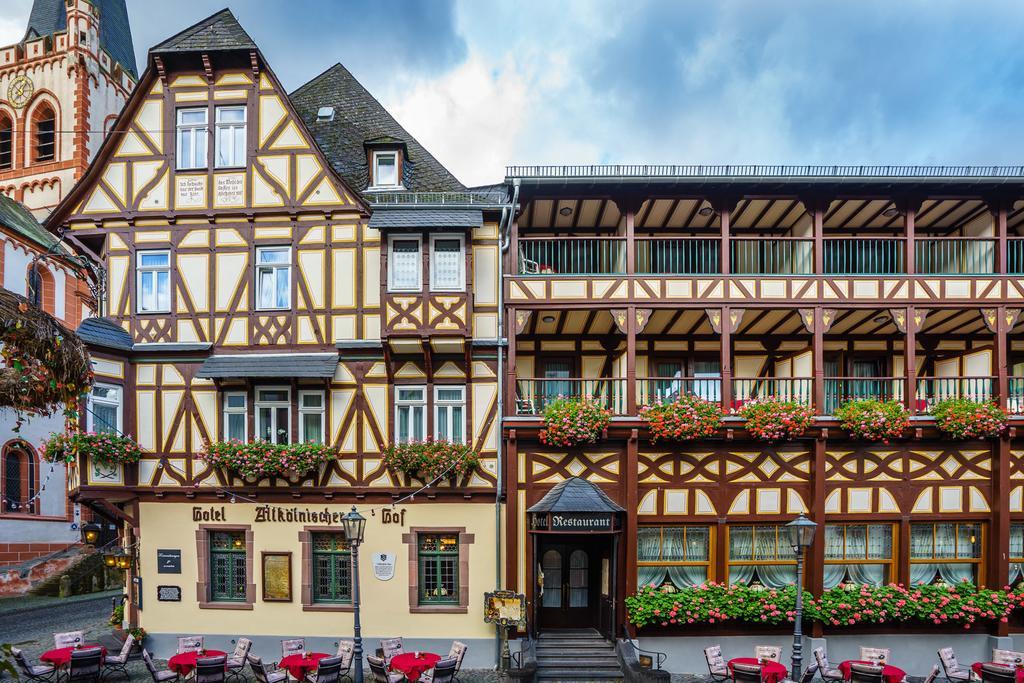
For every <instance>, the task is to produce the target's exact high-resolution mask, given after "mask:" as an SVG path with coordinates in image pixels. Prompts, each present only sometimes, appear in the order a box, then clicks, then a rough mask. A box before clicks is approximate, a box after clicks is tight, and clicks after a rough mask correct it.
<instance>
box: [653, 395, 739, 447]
mask: <svg viewBox="0 0 1024 683" xmlns="http://www.w3.org/2000/svg"><path fill="white" fill-rule="evenodd" d="M640 417H642V418H643V419H645V420H647V425H648V427H649V428H650V430H651V443H657V442H659V441H693V440H694V439H701V438H705V437H709V436H714V435H715V433H717V432H718V428H719V427H721V426H722V408H721V407H720V406H719V405H718V404H717V403H711V402H710V401H707V400H705V399H703V398H701V397H700V396H696V395H694V394H684V395H682V396H680V397H679V398H677V399H676V400H675V401H672V402H671V403H657V404H655V405H652V406H644V407H643V408H641V409H640Z"/></svg>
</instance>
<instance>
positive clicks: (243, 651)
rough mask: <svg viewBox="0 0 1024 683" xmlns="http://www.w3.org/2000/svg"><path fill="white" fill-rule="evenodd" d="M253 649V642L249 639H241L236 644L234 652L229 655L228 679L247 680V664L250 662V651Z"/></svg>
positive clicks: (226, 675)
mask: <svg viewBox="0 0 1024 683" xmlns="http://www.w3.org/2000/svg"><path fill="white" fill-rule="evenodd" d="M251 649H252V641H251V640H249V639H248V638H239V639H238V640H237V641H236V642H235V649H234V651H233V652H232V653H231V654H230V655H228V669H227V673H226V674H225V677H226V678H241V679H242V680H243V681H244V680H245V663H246V662H247V661H248V660H249V650H251Z"/></svg>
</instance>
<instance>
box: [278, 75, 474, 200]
mask: <svg viewBox="0 0 1024 683" xmlns="http://www.w3.org/2000/svg"><path fill="white" fill-rule="evenodd" d="M290 97H291V101H292V105H293V106H294V107H295V110H296V111H297V113H298V115H299V117H300V118H302V120H303V121H304V122H305V124H306V126H307V127H308V128H309V130H310V132H311V133H312V134H313V137H314V138H315V139H316V141H317V144H319V145H320V148H321V149H322V150H323V152H324V155H325V156H326V157H327V160H328V161H329V162H330V163H331V166H333V167H334V170H335V171H337V172H338V174H339V175H340V176H341V177H342V178H344V179H345V182H346V183H348V185H349V187H351V188H353V189H354V190H357V191H359V192H362V191H363V190H365V189H366V187H367V185H368V184H369V179H370V178H369V171H368V169H367V155H366V148H365V145H366V143H371V142H377V143H379V142H381V141H382V140H387V141H392V142H402V143H404V144H405V146H406V150H407V154H408V156H407V158H406V159H405V161H404V163H403V165H402V185H403V186H404V188H405V189H406V190H408V191H410V192H462V191H464V190H465V189H466V188H465V186H463V184H462V183H460V182H459V181H458V179H457V178H456V177H455V176H454V175H452V174H451V172H450V171H448V169H446V168H445V167H444V166H443V165H442V164H441V162H439V161H438V160H437V159H435V158H434V157H433V156H431V155H430V152H428V151H427V150H426V149H424V147H423V146H422V145H421V144H420V143H419V142H418V141H417V140H416V138H414V137H413V136H412V135H410V134H409V132H408V131H407V130H405V128H403V127H402V125H401V124H400V123H398V121H396V120H395V119H394V117H392V116H391V114H389V113H388V111H387V110H386V109H385V108H384V106H383V105H381V103H380V102H378V101H377V100H376V98H374V96H373V95H371V94H370V93H369V91H367V90H366V88H364V87H363V86H362V84H361V83H359V81H357V80H356V79H355V77H354V76H353V75H352V74H351V73H350V72H349V71H348V69H346V68H345V67H343V66H342V65H341V64H335V65H334V66H332V67H331V68H329V69H327V70H326V71H324V72H323V73H322V74H320V75H319V76H317V77H316V78H314V79H313V80H311V81H309V82H308V83H306V84H305V85H302V86H300V87H299V88H298V89H297V90H295V91H294V92H293V93H292V94H291V95H290ZM320 107H334V120H333V121H317V120H316V113H317V110H318V109H320Z"/></svg>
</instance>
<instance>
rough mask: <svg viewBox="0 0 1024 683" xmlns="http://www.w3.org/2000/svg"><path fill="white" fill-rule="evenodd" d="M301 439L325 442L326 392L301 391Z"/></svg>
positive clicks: (309, 441) (307, 441)
mask: <svg viewBox="0 0 1024 683" xmlns="http://www.w3.org/2000/svg"><path fill="white" fill-rule="evenodd" d="M299 441H302V442H303V443H323V442H324V392H322V391H309V390H302V391H300V392H299Z"/></svg>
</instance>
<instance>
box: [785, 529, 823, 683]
mask: <svg viewBox="0 0 1024 683" xmlns="http://www.w3.org/2000/svg"><path fill="white" fill-rule="evenodd" d="M817 528H818V525H817V524H815V523H814V522H812V521H811V520H809V519H807V518H806V517H804V516H803V515H800V516H799V517H797V518H796V519H794V520H793V521H792V522H790V523H789V524H787V525H786V531H787V532H788V533H789V545H790V546H792V548H793V552H794V553H795V554H796V609H795V610H794V620H793V659H792V662H791V664H790V672H789V677H790V678H792V679H793V680H794V681H799V680H800V664H801V663H802V662H803V659H804V657H803V651H804V643H803V639H804V633H803V628H802V624H801V622H802V621H803V616H804V552H805V551H806V550H807V548H809V547H810V545H811V543H813V542H814V530H815V529H817Z"/></svg>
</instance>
